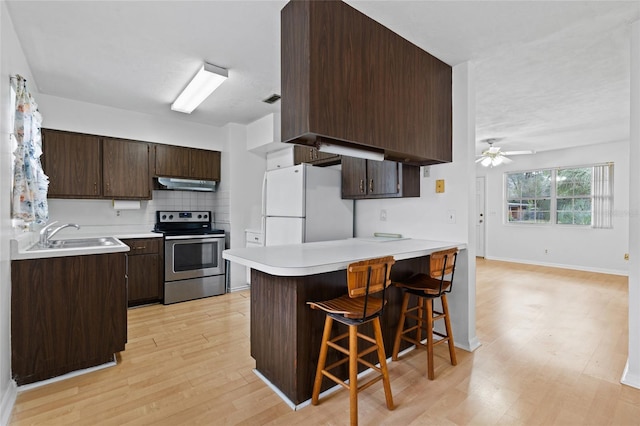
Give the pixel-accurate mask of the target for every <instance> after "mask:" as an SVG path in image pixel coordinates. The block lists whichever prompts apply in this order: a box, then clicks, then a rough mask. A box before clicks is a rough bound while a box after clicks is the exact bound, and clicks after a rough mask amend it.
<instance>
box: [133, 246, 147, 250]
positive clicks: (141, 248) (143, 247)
mask: <svg viewBox="0 0 640 426" xmlns="http://www.w3.org/2000/svg"><path fill="white" fill-rule="evenodd" d="M146 248H147V247H146V246H142V247H136V248H135V249H134V250H144V249H146Z"/></svg>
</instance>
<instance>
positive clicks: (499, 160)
mask: <svg viewBox="0 0 640 426" xmlns="http://www.w3.org/2000/svg"><path fill="white" fill-rule="evenodd" d="M491 163H492V164H491V165H492V166H499V165H500V164H502V156H500V155H498V156H496V157H494V158H493V161H492V162H491Z"/></svg>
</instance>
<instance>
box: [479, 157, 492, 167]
mask: <svg viewBox="0 0 640 426" xmlns="http://www.w3.org/2000/svg"><path fill="white" fill-rule="evenodd" d="M491 162H492V161H491V158H490V157H484V158H483V159H482V161H481V162H480V164H482V165H483V166H484V167H489V166H490V165H491Z"/></svg>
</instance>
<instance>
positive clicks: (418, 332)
mask: <svg viewBox="0 0 640 426" xmlns="http://www.w3.org/2000/svg"><path fill="white" fill-rule="evenodd" d="M416 297H417V298H418V304H417V306H418V315H417V316H418V322H417V323H416V325H417V326H418V328H417V329H416V342H422V330H423V329H424V326H423V321H424V320H423V319H422V317H423V316H424V314H425V310H424V309H423V307H422V306H423V304H424V300H423V298H422V297H420V296H416ZM418 348H419V346H418V345H416V349H418Z"/></svg>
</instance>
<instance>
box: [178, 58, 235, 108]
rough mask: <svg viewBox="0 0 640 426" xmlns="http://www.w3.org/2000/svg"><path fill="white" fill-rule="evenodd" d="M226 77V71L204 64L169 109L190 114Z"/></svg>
mask: <svg viewBox="0 0 640 426" xmlns="http://www.w3.org/2000/svg"><path fill="white" fill-rule="evenodd" d="M228 77H229V72H228V71H227V70H226V69H224V68H220V67H217V66H215V65H211V64H208V63H206V62H205V63H204V65H203V66H202V68H200V71H198V73H197V74H196V76H195V77H193V80H191V82H189V84H187V87H185V88H184V90H183V91H182V93H180V96H178V98H177V99H176V100H175V101H174V102H173V103H172V104H171V109H172V110H174V111H179V112H184V113H186V114H191V111H193V110H194V109H196V108H197V107H198V105H200V104H201V103H202V101H204V100H205V99H207V97H208V96H209V95H210V94H211V93H212V92H213V91H214V90H216V89H217V88H218V86H220V85H221V84H222V83H223V82H224V81H225V80H226V79H227V78H228Z"/></svg>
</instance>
